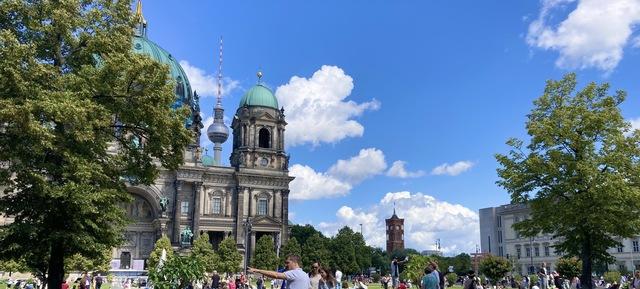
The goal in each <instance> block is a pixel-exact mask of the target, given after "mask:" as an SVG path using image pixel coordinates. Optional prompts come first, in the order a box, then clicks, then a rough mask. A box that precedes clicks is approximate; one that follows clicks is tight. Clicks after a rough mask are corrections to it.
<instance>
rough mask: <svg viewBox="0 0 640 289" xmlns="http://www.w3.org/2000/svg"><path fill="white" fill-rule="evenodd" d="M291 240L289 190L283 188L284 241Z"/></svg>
mask: <svg viewBox="0 0 640 289" xmlns="http://www.w3.org/2000/svg"><path fill="white" fill-rule="evenodd" d="M288 240H289V190H282V243H283V244H284V243H286V242H287V241H288Z"/></svg>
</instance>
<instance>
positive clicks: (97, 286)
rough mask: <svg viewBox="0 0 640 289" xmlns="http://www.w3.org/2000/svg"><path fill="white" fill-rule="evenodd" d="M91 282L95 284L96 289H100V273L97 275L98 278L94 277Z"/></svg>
mask: <svg viewBox="0 0 640 289" xmlns="http://www.w3.org/2000/svg"><path fill="white" fill-rule="evenodd" d="M93 280H94V281H95V283H96V289H100V287H102V282H103V280H102V276H100V273H98V276H96V277H95V278H93Z"/></svg>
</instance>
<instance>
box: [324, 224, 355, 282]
mask: <svg viewBox="0 0 640 289" xmlns="http://www.w3.org/2000/svg"><path fill="white" fill-rule="evenodd" d="M330 248H331V258H332V261H333V264H332V265H333V266H334V267H337V268H340V269H341V270H342V272H343V273H345V274H347V275H350V274H354V273H357V272H359V271H360V270H359V266H358V262H357V258H356V249H355V246H354V242H353V231H352V230H351V229H350V228H349V227H346V226H345V227H344V228H342V229H340V231H338V234H336V236H335V237H333V238H332V239H331V241H330Z"/></svg>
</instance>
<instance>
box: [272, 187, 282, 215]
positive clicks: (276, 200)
mask: <svg viewBox="0 0 640 289" xmlns="http://www.w3.org/2000/svg"><path fill="white" fill-rule="evenodd" d="M273 192H274V194H275V196H273V208H274V209H273V212H274V213H273V214H274V216H273V217H274V218H277V219H282V190H274V191H273Z"/></svg>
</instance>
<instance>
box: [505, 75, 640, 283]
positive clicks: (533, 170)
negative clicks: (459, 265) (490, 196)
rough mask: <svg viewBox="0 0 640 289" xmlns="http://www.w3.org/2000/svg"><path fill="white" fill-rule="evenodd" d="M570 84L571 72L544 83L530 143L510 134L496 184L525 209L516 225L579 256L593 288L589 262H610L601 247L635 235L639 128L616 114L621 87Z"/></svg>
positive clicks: (639, 198)
mask: <svg viewBox="0 0 640 289" xmlns="http://www.w3.org/2000/svg"><path fill="white" fill-rule="evenodd" d="M576 86H577V81H576V75H575V74H568V75H566V76H565V77H564V78H563V79H561V80H559V81H553V80H550V81H548V82H547V85H546V87H545V89H544V92H543V94H542V96H541V97H540V98H538V99H537V100H535V101H534V107H533V109H532V110H531V112H530V113H529V115H528V117H527V121H526V129H527V133H528V135H529V136H530V140H529V141H528V143H527V144H526V145H525V142H524V141H522V140H518V139H510V140H509V141H508V142H507V144H508V145H509V146H510V147H511V150H510V151H509V152H508V153H507V154H506V155H503V154H498V155H496V158H497V160H498V162H499V164H500V167H499V168H498V170H497V171H498V175H499V176H500V180H499V181H498V182H497V183H498V184H499V185H500V186H502V187H503V188H505V189H506V190H507V191H508V193H509V194H510V195H511V200H512V202H513V203H521V204H526V205H527V206H529V208H530V210H531V218H530V219H527V220H524V221H521V222H519V223H517V224H515V226H514V228H515V229H516V230H517V231H519V232H520V233H521V234H522V235H523V236H525V237H526V236H535V235H537V234H539V233H545V234H551V235H552V237H553V238H554V239H556V240H558V244H557V245H556V246H555V248H556V249H557V250H559V251H560V252H563V253H565V254H566V255H568V256H578V257H579V258H580V259H581V260H582V261H583V262H582V277H581V281H582V284H584V286H585V287H586V288H591V286H592V284H591V279H590V278H591V271H592V265H593V263H594V262H600V261H602V262H611V261H612V256H611V255H610V254H609V253H608V252H607V249H608V248H611V247H615V246H617V245H619V244H620V242H619V241H618V240H619V239H620V238H629V237H632V236H636V235H638V234H639V233H640V218H638V215H640V131H637V130H636V131H631V129H630V128H631V126H630V124H629V123H628V122H626V121H625V119H624V118H623V116H622V114H621V112H620V108H619V107H620V105H621V104H622V103H623V101H624V100H625V97H626V93H625V92H624V91H616V92H615V93H614V94H612V95H610V94H609V85H608V84H607V83H604V84H600V85H597V84H596V83H589V84H587V85H586V86H585V87H584V88H583V89H581V90H578V91H576Z"/></svg>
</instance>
